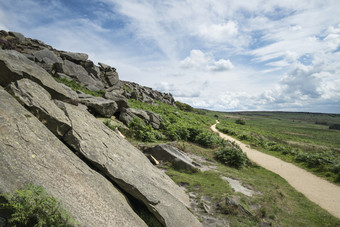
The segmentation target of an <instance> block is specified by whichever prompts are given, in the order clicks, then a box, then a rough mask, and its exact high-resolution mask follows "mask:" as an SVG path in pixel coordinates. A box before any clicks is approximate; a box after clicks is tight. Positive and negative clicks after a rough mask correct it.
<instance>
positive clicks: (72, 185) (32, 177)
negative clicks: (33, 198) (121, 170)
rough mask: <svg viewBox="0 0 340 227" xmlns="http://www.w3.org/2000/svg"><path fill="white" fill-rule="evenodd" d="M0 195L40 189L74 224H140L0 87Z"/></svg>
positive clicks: (117, 195) (94, 174) (95, 175)
mask: <svg viewBox="0 0 340 227" xmlns="http://www.w3.org/2000/svg"><path fill="white" fill-rule="evenodd" d="M0 125H1V127H0V131H1V133H0V151H1V152H0V193H3V192H13V191H14V190H16V189H18V188H21V187H23V186H25V185H26V184H28V183H33V184H35V185H41V186H43V187H44V188H45V189H46V191H47V192H48V193H49V194H51V195H52V196H54V197H55V198H57V199H58V200H59V201H60V202H61V203H62V206H63V207H65V209H66V210H68V211H69V212H70V214H71V216H72V217H73V218H74V219H75V220H77V221H78V222H79V224H80V226H146V225H145V223H144V222H143V221H142V220H141V219H140V218H139V217H138V216H137V215H136V213H135V212H134V211H133V210H132V209H131V207H130V206H129V204H128V202H127V200H126V198H125V197H124V195H122V194H121V193H120V191H118V190H117V189H116V188H115V187H114V186H113V185H112V184H111V183H110V182H109V181H108V180H107V179H105V178H104V177H103V176H102V175H100V174H98V173H97V172H96V171H94V170H92V169H90V168H89V167H88V166H87V165H86V164H85V163H84V162H83V161H82V160H81V159H79V158H78V157H77V156H76V155H75V154H74V153H73V152H72V151H70V150H69V149H68V148H67V147H66V146H65V145H64V144H63V143H62V142H60V140H58V139H57V138H56V137H55V136H54V135H53V134H52V133H51V132H50V131H49V130H48V129H47V128H46V127H45V126H44V125H43V124H42V123H41V122H40V121H39V120H38V119H37V118H35V117H34V116H33V115H32V114H31V113H30V112H28V111H27V110H25V108H24V107H22V106H21V105H20V104H19V103H18V102H17V101H16V100H15V99H14V98H13V97H12V96H11V95H9V94H8V93H7V92H5V91H4V89H3V88H1V87H0Z"/></svg>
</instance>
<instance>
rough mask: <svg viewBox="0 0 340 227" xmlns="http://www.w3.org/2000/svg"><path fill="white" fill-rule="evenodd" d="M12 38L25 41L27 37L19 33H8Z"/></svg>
mask: <svg viewBox="0 0 340 227" xmlns="http://www.w3.org/2000/svg"><path fill="white" fill-rule="evenodd" d="M8 34H10V35H11V36H14V37H15V38H17V39H19V40H20V41H24V40H25V36H24V35H23V34H21V33H19V32H8Z"/></svg>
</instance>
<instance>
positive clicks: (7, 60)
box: [0, 49, 70, 100]
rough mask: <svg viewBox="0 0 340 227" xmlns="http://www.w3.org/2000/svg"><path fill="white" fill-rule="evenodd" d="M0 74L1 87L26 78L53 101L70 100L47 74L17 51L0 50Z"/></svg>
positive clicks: (63, 90)
mask: <svg viewBox="0 0 340 227" xmlns="http://www.w3.org/2000/svg"><path fill="white" fill-rule="evenodd" d="M0 72H1V74H0V85H2V86H7V85H9V84H10V83H11V82H14V81H16V80H20V79H22V78H28V79H30V80H32V81H34V82H36V83H38V84H39V85H41V86H43V87H44V88H45V89H46V90H47V91H48V92H49V93H50V94H51V96H52V98H53V99H60V100H69V99H70V97H69V96H68V93H67V92H66V91H65V89H64V88H63V87H62V86H61V85H60V84H59V83H58V82H56V81H55V80H54V79H53V78H52V76H51V75H50V74H48V72H46V71H45V70H44V69H43V68H41V67H40V66H38V65H37V64H35V63H34V62H32V61H30V60H28V59H27V58H26V57H25V56H24V55H22V54H20V53H19V52H17V51H14V50H1V49H0Z"/></svg>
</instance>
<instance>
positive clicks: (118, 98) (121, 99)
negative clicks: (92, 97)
mask: <svg viewBox="0 0 340 227" xmlns="http://www.w3.org/2000/svg"><path fill="white" fill-rule="evenodd" d="M104 97H105V98H106V99H110V100H113V101H115V102H116V103H117V105H118V109H119V110H122V109H123V108H129V102H128V100H127V99H126V98H125V96H123V95H122V94H120V92H119V91H110V92H106V93H105V95H104Z"/></svg>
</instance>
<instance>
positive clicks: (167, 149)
mask: <svg viewBox="0 0 340 227" xmlns="http://www.w3.org/2000/svg"><path fill="white" fill-rule="evenodd" d="M145 152H146V153H147V154H150V155H152V156H153V157H154V158H155V159H157V160H158V161H163V162H170V163H171V164H172V166H173V167H174V168H175V169H184V170H190V171H197V167H196V166H197V165H198V164H196V163H194V162H193V160H192V159H191V158H190V157H188V156H187V155H186V154H185V153H184V152H183V151H181V150H179V149H177V148H176V147H173V146H171V145H169V144H159V145H157V146H155V147H151V148H148V149H146V150H145Z"/></svg>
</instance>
